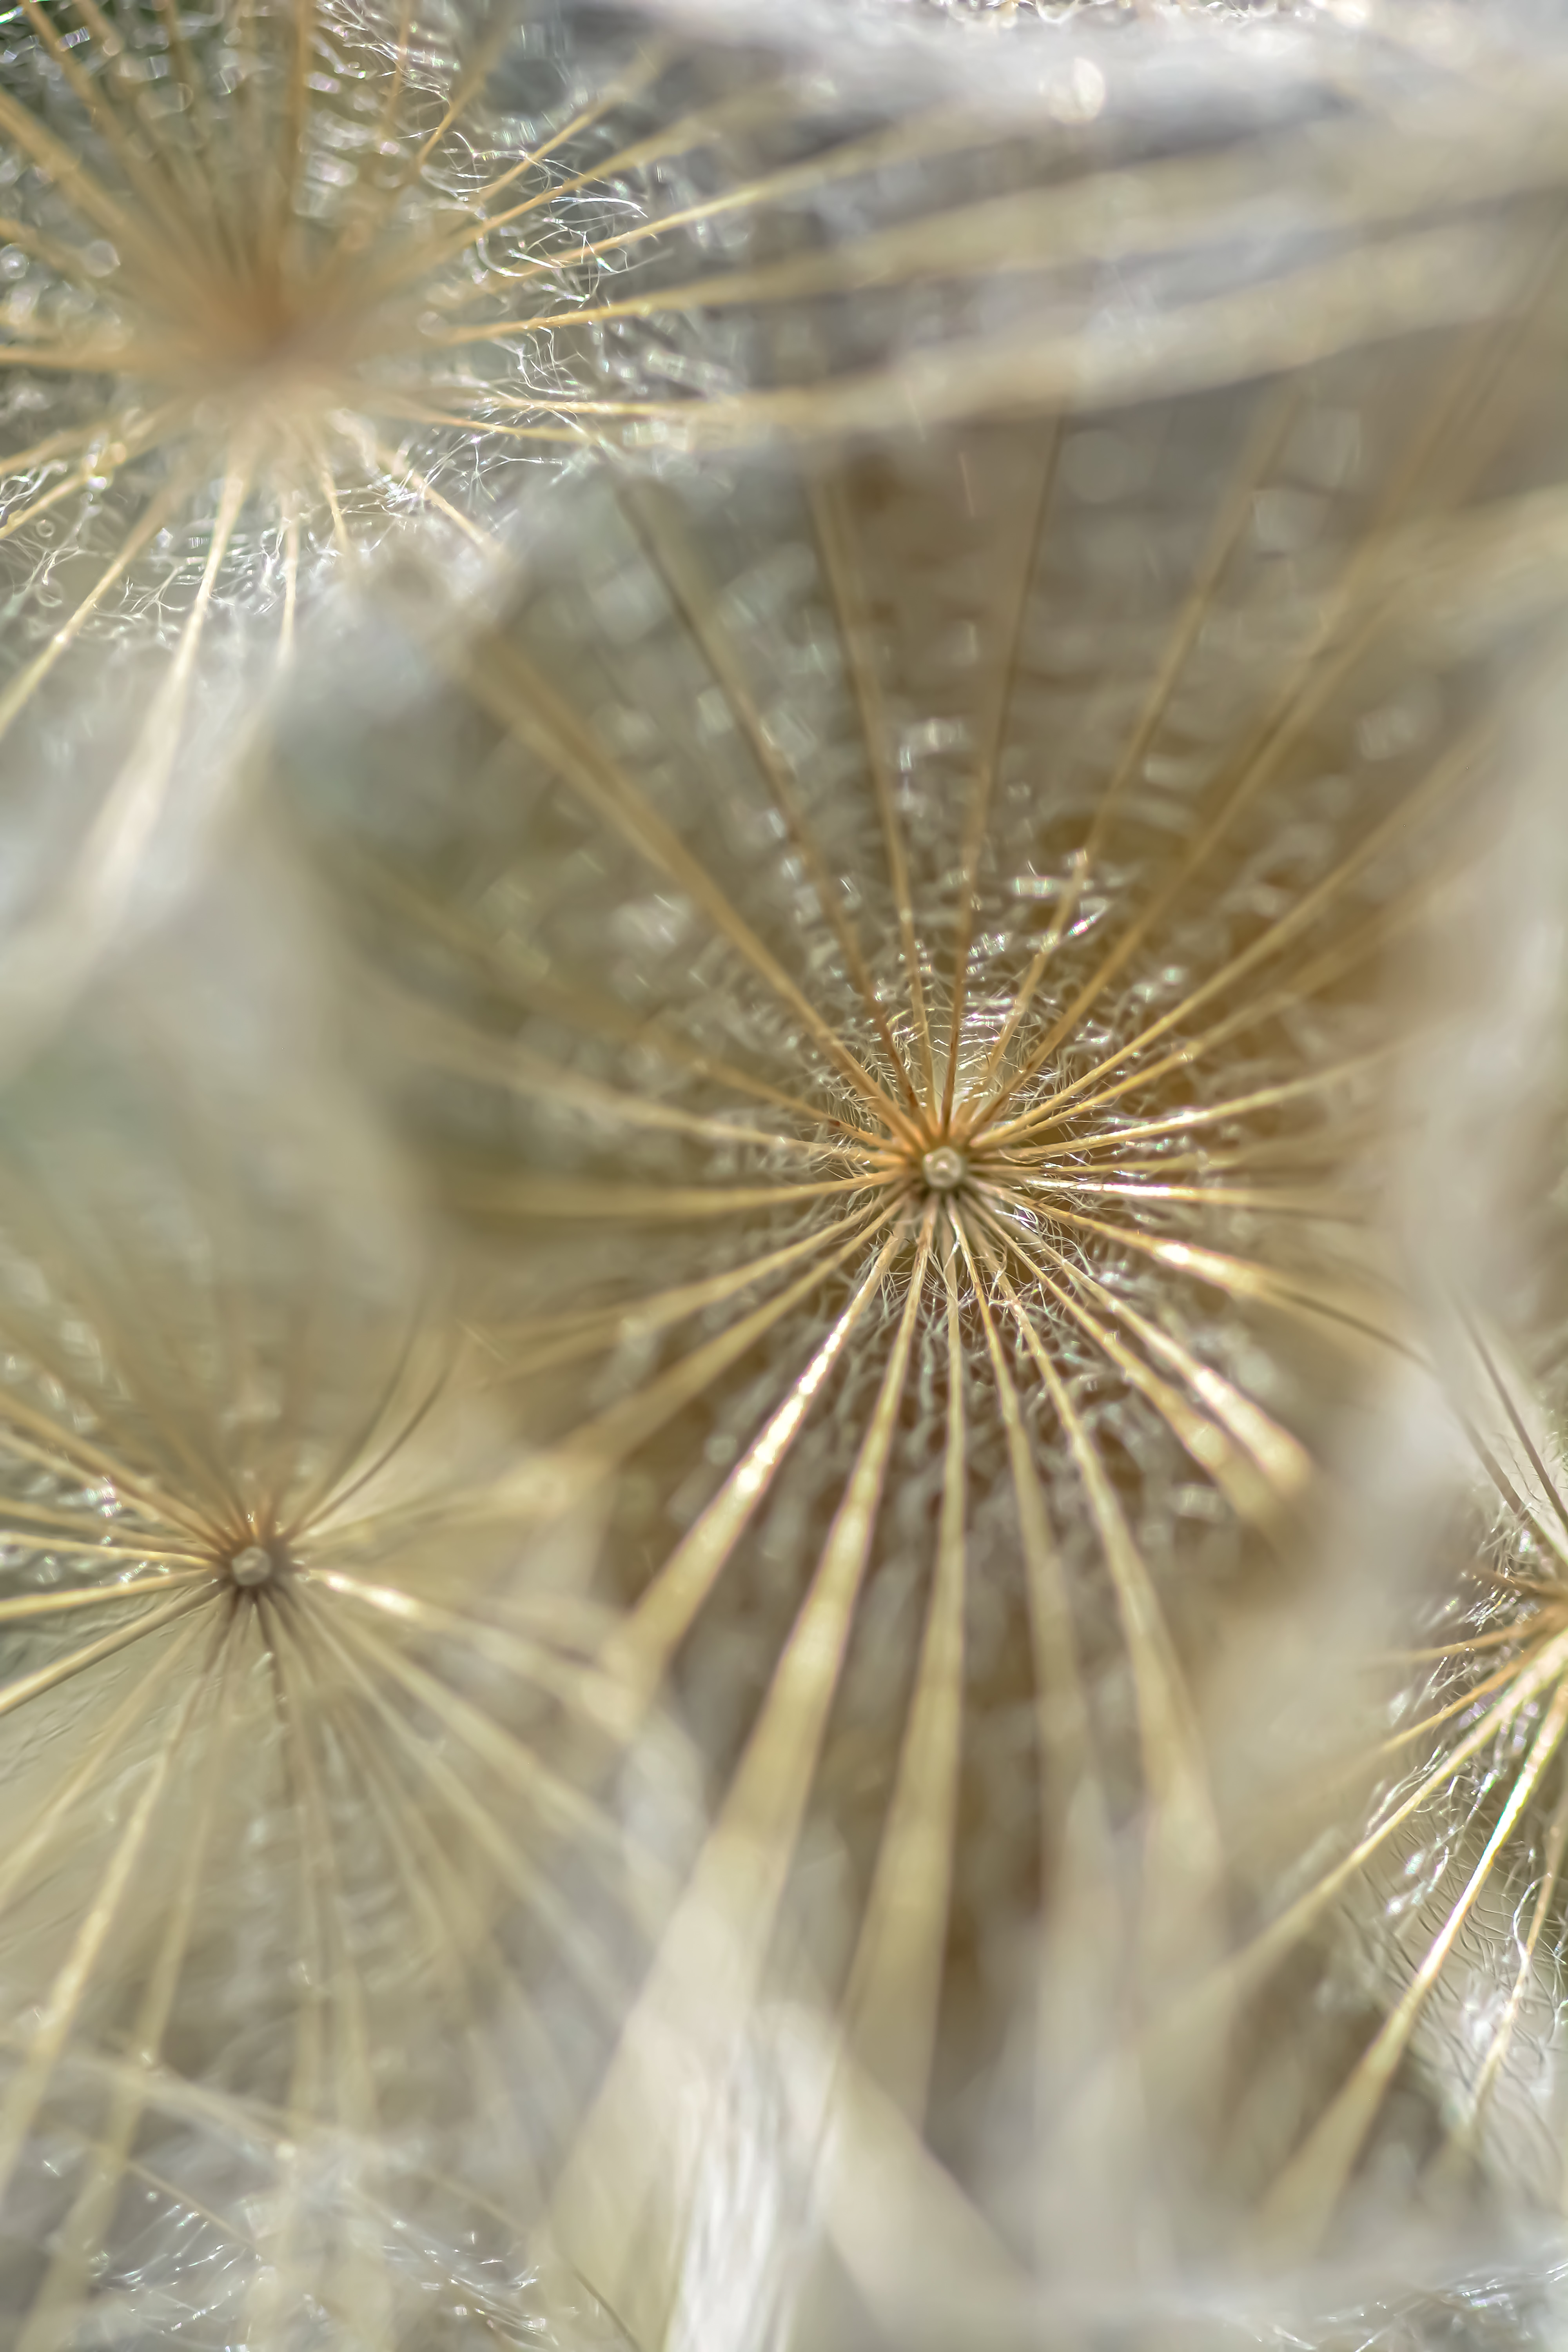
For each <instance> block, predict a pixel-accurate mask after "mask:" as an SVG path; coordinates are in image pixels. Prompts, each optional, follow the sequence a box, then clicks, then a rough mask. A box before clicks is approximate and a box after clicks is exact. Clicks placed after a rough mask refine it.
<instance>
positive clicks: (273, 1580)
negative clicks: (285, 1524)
mask: <svg viewBox="0 0 1568 2352" xmlns="http://www.w3.org/2000/svg"><path fill="white" fill-rule="evenodd" d="M293 1564H294V1563H293V1561H292V1560H291V1559H290V1558H289V1548H288V1546H287V1544H285V1543H283V1542H282V1541H281V1540H280V1539H279V1538H278V1537H276V1536H274V1537H272V1538H270V1540H269V1541H268V1542H266V1543H249V1544H245V1545H243V1546H242V1547H241V1549H239V1550H238V1551H235V1552H231V1553H230V1554H229V1556H228V1559H227V1561H226V1567H227V1569H228V1573H229V1578H230V1580H231V1582H233V1583H235V1584H237V1586H238V1587H239V1589H240V1590H241V1591H243V1592H255V1591H265V1590H266V1589H267V1588H268V1586H269V1585H270V1586H274V1587H276V1586H278V1585H279V1584H281V1583H282V1582H283V1580H284V1579H285V1578H286V1577H287V1576H288V1574H289V1570H290V1569H291V1568H292V1567H293Z"/></svg>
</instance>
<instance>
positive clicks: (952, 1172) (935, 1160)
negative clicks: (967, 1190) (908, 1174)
mask: <svg viewBox="0 0 1568 2352" xmlns="http://www.w3.org/2000/svg"><path fill="white" fill-rule="evenodd" d="M920 1172H921V1183H922V1184H923V1185H924V1186H925V1189H926V1191H927V1192H958V1191H959V1189H960V1187H961V1186H962V1185H963V1182H964V1181H965V1179H966V1178H967V1177H968V1174H969V1161H968V1160H967V1159H966V1158H965V1157H964V1155H963V1152H962V1151H960V1150H959V1149H958V1146H957V1145H956V1144H954V1143H934V1144H932V1146H931V1150H929V1151H927V1152H924V1153H922V1155H921V1163H920Z"/></svg>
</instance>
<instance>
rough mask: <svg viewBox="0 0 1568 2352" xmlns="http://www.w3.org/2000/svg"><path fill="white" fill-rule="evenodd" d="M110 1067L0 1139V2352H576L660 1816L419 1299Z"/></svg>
mask: <svg viewBox="0 0 1568 2352" xmlns="http://www.w3.org/2000/svg"><path fill="white" fill-rule="evenodd" d="M119 1035H120V1038H121V1042H123V1041H124V1040H125V1038H126V1037H127V1036H128V1035H134V1036H135V1038H136V1045H137V1046H138V1048H139V1051H137V1052H136V1053H135V1054H134V1055H132V1057H131V1060H130V1063H129V1066H128V1068H127V1067H124V1066H122V1067H121V1068H120V1069H118V1070H117V1069H116V1066H115V1060H114V1057H113V1055H110V1053H109V1052H108V1051H107V1050H106V1048H107V1039H106V1038H104V1037H101V1036H100V1038H99V1039H98V1040H97V1041H96V1043H94V1042H93V1041H91V1040H86V1041H84V1040H82V1039H77V1040H75V1041H73V1043H72V1045H71V1046H70V1048H69V1050H68V1048H67V1047H66V1046H65V1045H62V1046H61V1047H60V1048H59V1049H58V1052H57V1054H56V1055H53V1056H51V1057H50V1058H49V1059H48V1060H47V1063H45V1064H42V1065H40V1066H39V1069H38V1072H37V1076H36V1081H35V1084H34V1085H33V1086H32V1087H29V1088H28V1089H27V1090H26V1091H25V1092H24V1093H22V1094H20V1095H13V1097H11V1098H10V1099H9V1100H8V1102H7V1105H6V1108H5V1175H4V1177H3V1178H0V1191H3V1192H4V1194H5V1209H4V1212H3V1213H0V1222H3V1223H4V1228H5V1238H4V1244H3V1245H0V1263H3V1272H0V1286H3V1289H4V1305H3V1306H0V1326H3V1328H4V1335H5V1336H4V1349H5V1352H4V1358H3V1387H0V1394H3V1399H4V1402H3V1406H0V1423H3V1428H4V1436H3V1438H0V1458H3V1460H4V1465H5V1470H4V1478H5V1498H4V1503H3V1506H0V1529H3V1540H4V1547H5V1552H4V1566H5V1574H4V1585H5V1591H4V1597H3V1598H0V1621H3V1622H0V1631H3V1636H4V1648H5V1668H4V1681H3V1683H0V1740H3V1743H4V1748H5V1755H4V1770H5V1786H6V1792H7V1821H8V1824H9V1827H8V1831H7V1836H6V1840H5V1853H4V1856H3V1858H0V1873H3V1874H4V1897H3V1901H4V1936H3V1938H0V1980H3V1982H4V1985H5V2013H6V2020H7V2024H6V2033H5V2043H4V2049H3V2052H0V2174H3V2176H4V2182H5V2194H4V2210H5V2215H6V2229H7V2232H8V2235H7V2238H6V2242H5V2258H4V2264H3V2268H0V2294H3V2295H4V2298H5V2309H6V2310H7V2312H8V2313H9V2314H10V2315H11V2319H10V2321H9V2322H8V2326H10V2327H11V2328H12V2329H13V2331H14V2332H13V2333H12V2335H11V2337H10V2340H12V2341H14V2342H16V2344H18V2345H25V2346H26V2347H29V2352H41V2347H45V2346H46V2345H57V2344H58V2343H61V2342H66V2341H78V2340H81V2341H88V2340H91V2341H101V2340H113V2339H114V2338H115V2336H116V2334H117V2332H118V2333H119V2334H121V2335H123V2334H124V2333H125V2331H126V2330H127V2328H129V2330H130V2333H131V2335H132V2336H134V2337H135V2338H136V2340H141V2341H145V2340H146V2336H147V2331H148V2330H149V2329H150V2328H158V2329H160V2330H162V2329H163V2327H165V2326H166V2327H167V2328H168V2330H169V2332H171V2333H174V2332H175V2331H176V2330H177V2332H178V2333H179V2334H180V2335H181V2336H184V2337H186V2338H187V2339H188V2340H190V2341H193V2342H197V2343H203V2344H206V2343H211V2344H214V2345H219V2344H226V2343H230V2342H232V2341H234V2340H235V2337H236V2336H237V2335H239V2334H244V2333H247V2332H248V2333H250V2334H252V2335H255V2336H277V2335H278V2334H279V2331H282V2332H283V2333H284V2334H285V2335H286V2336H287V2340H288V2341H289V2342H290V2343H294V2342H299V2343H300V2344H305V2343H310V2344H321V2345H322V2346H326V2345H329V2344H340V2343H342V2342H345V2341H350V2340H356V2339H357V2336H358V2334H359V2333H360V2332H361V2331H363V2330H366V2329H368V2330H370V2331H371V2332H372V2333H373V2334H374V2335H375V2336H378V2337H379V2338H380V2340H383V2341H396V2342H398V2343H404V2342H408V2343H414V2342H417V2343H419V2344H421V2345H424V2344H429V2345H432V2346H436V2345H441V2346H446V2345H452V2346H457V2345H459V2344H467V2343H469V2342H491V2341H494V2340H495V2336H494V2329H495V2326H497V2325H501V2326H504V2327H505V2328H508V2329H510V2330H513V2331H514V2333H513V2334H511V2335H509V2336H507V2338H506V2340H509V2341H529V2340H534V2338H533V2336H531V2330H538V2331H541V2333H540V2337H539V2340H543V2341H548V2342H551V2343H554V2342H557V2341H562V2342H568V2343H576V2342H578V2341H579V2340H581V2341H582V2342H584V2343H590V2342H592V2343H605V2344H607V2343H611V2342H614V2341H616V2340H618V2339H617V2336H616V2328H615V2326H613V2324H612V2323H611V2322H610V2321H609V2320H608V2319H600V2318H597V2317H595V2306H594V2304H593V2299H592V2297H591V2296H587V2295H585V2294H580V2293H579V2291H578V2289H577V2288H576V2286H575V2284H574V2282H573V2281H572V2280H571V2278H570V2276H569V2275H568V2274H566V2273H562V2274H561V2277H560V2281H559V2291H558V2287H557V2285H556V2284H551V2282H550V2280H549V2279H547V2278H543V2277H542V2274H541V2271H540V2263H541V2260H542V2240H541V2237H540V2228H541V2224H542V2217H543V2211H544V2206H545V2202H546V2199H547V2193H548V2184H549V2181H550V2179H551V2178H552V2170H553V2168H554V2166H555V2164H556V2162H557V2161H558V2159H559V2155H560V2151H561V2149H562V2147H563V2146H564V2144H565V2143H566V2141H567V2140H568V2139H569V2137H570V2135H571V2132H572V2130H573V2128H574V2119H575V2116H576V2115H577V2114H578V2112H579V2110H580V2105H581V2102H582V2099H583V2097H584V2095H585V2092H586V2089H587V2087H588V2085H589V2084H590V2083H591V2081H592V2078H593V2071H594V2064H595V2057H594V2053H595V2048H596V2047H598V2046H602V2045H603V2044H604V2042H605V2036H606V2034H609V2033H612V2032H613V2031H614V2029H615V2027H616V2023H617V2022H618V2020H619V2017H620V2015H621V2013H622V2011H623V2010H624V2007H625V2004H626V2000H628V1999H629V1998H630V1993H631V1990H632V1988H633V1987H634V1986H635V1983H636V1981H637V1974H638V1971H639V1968H640V1965H641V1962H640V1959H639V1953H640V1951H641V1948H642V1940H643V1937H644V1936H645V1934H646V1932H647V1928H648V1927H650V1926H657V1923H658V1919H659V1917H660V1916H661V1915H662V1908H663V1906H665V1903H666V1899H667V1891H668V1887H669V1885H670V1882H671V1871H672V1867H673V1866H674V1864H676V1862H677V1859H678V1848H679V1837H680V1834H681V1832H680V1830H679V1823H680V1822H681V1821H682V1819H683V1818H684V1810H685V1808H686V1807H687V1805H688V1804H689V1799H690V1794H691V1791H690V1788H689V1780H686V1779H683V1778H682V1776H681V1774H680V1772H679V1769H678V1770H676V1772H675V1774H674V1777H673V1778H672V1777H671V1775H670V1772H669V1771H668V1769H665V1767H664V1766H662V1765H660V1764H658V1762H657V1759H656V1758H655V1750H654V1749H653V1748H648V1747H647V1746H646V1745H645V1746H644V1748H643V1749H642V1751H641V1753H642V1755H643V1756H644V1757H645V1758H647V1759H650V1761H649V1764H648V1766H647V1768H646V1769H645V1765H644V1763H643V1762H640V1761H638V1760H637V1759H636V1758H631V1757H628V1754H627V1750H626V1743H625V1742H624V1741H622V1742H621V1743H620V1745H619V1748H618V1749H617V1750H616V1753H617V1754H618V1755H619V1756H620V1757H621V1758H623V1759H626V1762H625V1763H623V1767H622V1769H621V1770H620V1771H619V1773H618V1774H613V1775H611V1776H609V1777H608V1778H607V1779H606V1777H605V1772H604V1770H603V1769H602V1760H601V1759H603V1757H604V1755H605V1738H604V1736H603V1732H602V1729H601V1728H600V1727H601V1723H602V1719H603V1718H604V1717H605V1716H606V1714H607V1715H608V1716H609V1717H611V1719H616V1707H615V1706H614V1705H613V1704H612V1700H613V1692H612V1688H611V1685H610V1683H609V1680H608V1677H607V1675H606V1674H605V1670H604V1668H603V1667H602V1666H601V1665H600V1664H599V1663H598V1652H599V1650H600V1649H601V1648H602V1645H603V1633H602V1631H601V1630H599V1628H598V1626H597V1623H596V1621H595V1618H594V1616H593V1615H592V1613H591V1612H585V1611H584V1608H583V1606H582V1605H581V1603H580V1602H578V1601H576V1600H574V1596H573V1595H572V1593H571V1591H569V1590H566V1589H562V1590H559V1591H557V1592H556V1593H555V1594H554V1595H553V1596H552V1595H551V1594H549V1593H547V1592H544V1591H539V1590H537V1589H535V1590H534V1591H533V1592H532V1594H531V1597H530V1596H523V1595H520V1593H519V1592H518V1591H517V1585H516V1574H515V1568H516V1550H517V1546H516V1538H515V1535H514V1534H513V1533H512V1532H511V1531H510V1529H509V1528H507V1526H506V1524H505V1523H504V1520H503V1519H502V1518H501V1517H500V1516H499V1515H497V1514H496V1513H494V1512H489V1513H487V1511H486V1510H485V1509H484V1507H482V1505H481V1507H475V1504H474V1499H473V1498H474V1497H475V1496H476V1495H477V1496H481V1497H482V1496H483V1495H484V1494H485V1492H486V1491H487V1486H488V1483H489V1480H490V1478H491V1476H492V1473H493V1465H494V1462H495V1460H496V1456H497V1452H498V1442H499V1434H500V1433H498V1429H497V1426H496V1423H495V1417H494V1415H493V1414H491V1413H489V1412H487V1411H486V1410H485V1408H484V1404H483V1401H482V1398H481V1397H479V1394H478V1392H477V1389H476V1384H475V1383H474V1381H472V1380H471V1379H470V1378H468V1376H467V1374H466V1371H465V1366H464V1360H463V1349H462V1344H461V1341H460V1338H459V1336H458V1333H457V1331H456V1329H455V1328H454V1326H453V1324H452V1321H451V1318H450V1313H449V1308H448V1307H447V1306H446V1305H445V1303H444V1301H443V1295H442V1289H443V1286H442V1276H441V1270H440V1267H439V1265H438V1264H437V1265H432V1264H431V1263H430V1262H429V1260H428V1256H427V1255H425V1256H424V1258H423V1262H422V1263H421V1261H420V1259H419V1258H418V1257H416V1258H413V1259H410V1258H409V1257H408V1256H407V1255H406V1254H405V1253H404V1252H400V1251H399V1249H398V1248H396V1247H395V1246H390V1245H389V1234H388V1231H387V1229H386V1228H385V1226H384V1221H378V1220H376V1219H374V1218H371V1217H367V1216H366V1214H365V1213H364V1204H363V1198H360V1199H356V1200H355V1202H354V1206H353V1213H352V1215H351V1214H350V1213H349V1208H348V1202H347V1201H346V1200H343V1201H340V1202H336V1203H334V1202H333V1201H332V1199H331V1192H330V1188H329V1187H327V1186H326V1185H325V1183H324V1181H323V1177H324V1171H322V1170H321V1168H320V1167H318V1169H317V1170H316V1171H315V1181H313V1183H312V1184H311V1185H310V1186H309V1187H304V1188H302V1187H301V1185H300V1181H299V1171H298V1169H297V1168H291V1166H290V1155H289V1149H288V1144H289V1135H288V1123H287V1121H285V1120H282V1119H280V1118H279V1105H278V1102H277V1100H276V1099H275V1100H274V1103H273V1106H272V1117H271V1119H270V1121H269V1123H268V1125H267V1126H261V1125H257V1124H247V1121H246V1120H245V1118H243V1117H242V1116H241V1113H242V1111H243V1108H244V1107H245V1105H246V1102H247V1088H246V1087H245V1086H244V1085H238V1086H237V1085H235V1084H234V1083H233V1082H232V1081H225V1080H224V1079H223V1078H221V1077H218V1078H217V1079H216V1082H214V1083H210V1084H209V1085H208V1086H207V1087H205V1090H204V1092H205V1101H202V1102H198V1101H197V1100H196V1099H195V1098H194V1097H193V1095H192V1093H191V1092H190V1091H189V1087H188V1073H187V1081H186V1082H183V1081H182V1079H181V1077H180V1075H179V1074H178V1072H177V1071H176V1073H175V1074H174V1076H169V1075H168V1073H167V1071H166V1069H165V1073H164V1076H163V1081H162V1083H160V1082H158V1081H157V1080H155V1079H154V1078H153V1071H154V1070H155V1069H156V1068H157V1067H158V1065H159V1062H160V1061H161V1059H162V1058H163V1057H162V1056H160V1055H158V1054H157V1053H156V1051H155V1039H154V1037H153V1035H152V1034H149V1033H148V1031H147V1030H146V1029H145V1027H143V1028H142V1031H141V1033H140V1034H137V1033H136V1032H135V1030H134V1027H133V1026H132V1024H123V1025H121V1027H120V1029H119ZM391 1238H392V1240H393V1241H395V1233H394V1234H392V1237H391ZM505 1453H506V1458H508V1459H511V1458H512V1457H511V1454H510V1449H505ZM574 1759H576V1760H575V1761H574ZM628 1765H629V1769H627V1767H628ZM629 1822H635V1823H636V1827H635V1829H632V1828H628V1823H629ZM672 1840H674V1841H675V1842H676V1843H675V1844H674V1845H672V1843H671V1841H672ZM557 2306H558V2307H557ZM574 2311H577V2312H578V2313H579V2315H580V2316H581V2320H582V2328H583V2331H584V2332H583V2333H582V2334H581V2336H579V2335H577V2334H574V2332H573V2331H574V2329H575V2328H576V2326H577V2320H576V2319H574V2316H573V2314H574ZM160 2314H163V2317H160V2316H159V2315H160ZM557 2321H559V2324H560V2327H561V2329H562V2331H563V2332H562V2333H561V2334H560V2335H556V2334H553V2333H551V2332H550V2331H551V2330H552V2328H553V2327H554V2326H555V2325H556V2322H557Z"/></svg>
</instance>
